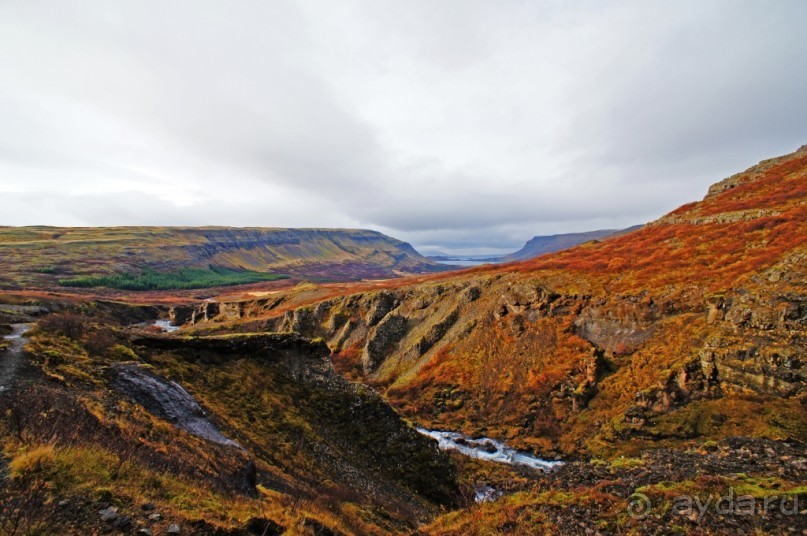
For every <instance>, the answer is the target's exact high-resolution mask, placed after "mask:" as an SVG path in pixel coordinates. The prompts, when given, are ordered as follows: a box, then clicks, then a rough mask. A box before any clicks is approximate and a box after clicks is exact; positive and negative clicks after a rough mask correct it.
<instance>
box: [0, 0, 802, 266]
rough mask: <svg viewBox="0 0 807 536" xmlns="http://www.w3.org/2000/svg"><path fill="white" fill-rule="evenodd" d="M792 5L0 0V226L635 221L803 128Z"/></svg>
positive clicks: (442, 239)
mask: <svg viewBox="0 0 807 536" xmlns="http://www.w3.org/2000/svg"><path fill="white" fill-rule="evenodd" d="M805 28H807V2H805V1H803V0H792V1H787V0H776V1H770V0H760V1H756V2H753V1H742V0H727V1H717V0H709V1H704V0H697V1H681V0H668V1H664V2H654V1H649V0H637V1H633V2H630V1H623V2H604V1H600V0H597V1H591V2H566V1H543V2H539V1H534V2H530V1H515V0H513V1H502V0H497V1H487V0H486V1H475V0H428V1H426V0H423V1H420V0H414V1H413V0H405V1H403V0H396V1H386V0H365V1H350V0H348V1H345V0H339V1H338V2H334V1H330V0H317V1H313V0H302V1H301V0H295V1H289V2H281V1H270V0H255V1H247V0H239V1H235V2H224V1H215V2H214V1H209V2H208V1H200V0H188V1H168V0H159V1H143V0H138V1H136V2H124V1H111V0H97V1H82V2H77V1H70V0H55V1H52V2H46V1H38V0H20V1H12V0H0V224H5V225H31V224H49V225H232V226H267V227H269V226H271V227H324V226H327V227H362V228H371V229H377V230H380V231H382V232H386V233H388V234H391V235H393V236H395V237H398V238H401V239H404V240H407V241H409V242H411V243H412V244H413V245H415V247H418V248H419V249H420V250H421V251H423V252H426V253H431V252H435V251H437V250H441V251H449V252H465V253H489V252H498V251H511V250H514V249H517V248H518V247H520V246H521V245H522V244H523V243H524V242H525V241H526V240H527V239H529V238H531V237H532V236H534V235H539V234H553V233H559V232H574V231H586V230H593V229H599V228H614V227H625V226H628V225H632V224H636V223H643V222H646V221H649V220H652V219H655V218H657V217H658V216H660V215H662V214H664V213H666V212H668V211H669V210H671V209H673V208H675V207H676V206H678V205H680V204H683V203H685V202H688V201H691V200H695V199H699V198H701V197H702V196H703V195H704V193H705V191H706V188H707V187H708V186H709V185H710V184H712V183H714V182H716V181H718V180H720V179H721V178H723V177H725V176H728V175H730V174H732V173H734V172H737V171H741V170H743V169H745V168H746V167H748V166H749V165H752V164H754V163H756V162H757V161H759V160H760V159H763V158H768V157H771V156H776V155H779V154H783V153H788V152H791V151H793V150H795V149H796V148H798V147H799V146H800V145H802V144H804V143H807V97H806V95H807V31H805Z"/></svg>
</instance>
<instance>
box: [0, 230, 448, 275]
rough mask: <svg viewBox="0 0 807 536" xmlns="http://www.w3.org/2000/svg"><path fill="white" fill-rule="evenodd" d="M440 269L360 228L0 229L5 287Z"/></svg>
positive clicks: (401, 245) (392, 241)
mask: <svg viewBox="0 0 807 536" xmlns="http://www.w3.org/2000/svg"><path fill="white" fill-rule="evenodd" d="M444 269H445V267H443V266H441V265H439V264H437V263H436V262H434V261H431V260H429V259H427V258H426V257H424V256H422V255H421V254H420V253H418V252H417V251H415V249H414V248H413V247H412V246H410V245H409V244H407V243H406V242H402V241H400V240H397V239H395V238H392V237H389V236H386V235H384V234H381V233H379V232H376V231H368V230H361V229H280V228H235V227H80V228H69V227H45V226H37V227H4V228H0V286H6V287H9V286H11V287H13V286H18V285H25V286H27V287H49V286H53V284H62V285H64V284H66V283H75V282H76V280H77V281H78V283H80V284H70V285H69V286H107V285H95V284H91V283H93V282H94V281H96V279H93V278H102V281H101V283H105V282H109V281H110V278H118V277H121V276H125V277H127V278H128V279H129V280H127V281H126V282H125V283H132V281H130V280H131V279H132V278H138V277H139V278H140V279H138V280H137V281H135V282H134V283H135V284H140V283H142V279H143V277H151V276H158V277H163V278H164V276H165V274H174V275H176V277H177V278H179V279H182V280H187V279H194V280H196V281H201V282H202V283H204V282H205V281H218V280H221V279H222V278H223V279H225V280H230V281H232V282H252V281H251V280H250V277H251V278H252V279H255V280H261V279H260V277H263V276H266V275H267V274H268V273H272V274H285V275H289V276H293V277H300V278H314V279H320V280H339V281H356V280H360V279H384V278H390V277H396V276H400V275H405V274H416V273H424V272H435V271H440V270H444ZM207 271H210V272H211V273H207ZM202 272H204V273H202ZM234 272H242V273H241V274H238V273H234ZM243 272H247V274H244V273H243ZM250 274H252V275H250ZM88 278H89V280H88ZM85 283H86V284H85ZM157 283H159V284H163V283H165V281H162V280H160V281H158V282H157ZM169 283H170V282H169ZM185 283H187V282H186V281H180V284H185ZM231 284H232V283H231ZM112 286H115V285H112ZM198 286H217V285H207V284H200V285H198ZM118 288H129V289H131V288H133V287H132V286H131V285H130V286H128V287H127V286H122V287H121V286H119V287H118ZM176 288H188V287H187V286H182V287H176Z"/></svg>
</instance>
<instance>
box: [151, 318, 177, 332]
mask: <svg viewBox="0 0 807 536" xmlns="http://www.w3.org/2000/svg"><path fill="white" fill-rule="evenodd" d="M154 325H155V326H157V327H159V328H162V330H163V331H165V332H166V333H173V332H175V331H177V330H178V329H179V326H172V325H171V321H170V320H155V321H154Z"/></svg>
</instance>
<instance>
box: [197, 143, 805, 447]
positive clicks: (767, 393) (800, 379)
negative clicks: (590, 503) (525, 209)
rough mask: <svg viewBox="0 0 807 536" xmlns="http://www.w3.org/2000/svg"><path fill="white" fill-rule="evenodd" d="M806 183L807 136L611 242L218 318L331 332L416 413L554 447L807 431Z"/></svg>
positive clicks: (236, 307) (222, 307) (234, 308)
mask: <svg viewBox="0 0 807 536" xmlns="http://www.w3.org/2000/svg"><path fill="white" fill-rule="evenodd" d="M806 177H807V149H806V148H802V149H800V150H799V151H797V152H796V153H793V154H792V155H788V156H785V157H781V158H778V159H773V160H770V161H766V162H763V163H761V164H760V165H758V166H755V167H754V168H751V169H750V170H748V171H746V172H744V173H741V174H738V175H736V176H734V177H731V178H730V179H727V180H726V181H724V182H723V183H720V184H719V185H717V186H715V187H713V188H712V189H711V190H710V194H709V195H708V196H707V197H706V198H705V199H704V200H703V201H701V202H698V203H692V204H690V205H686V206H684V207H681V208H680V209H678V210H676V211H674V212H672V213H671V214H669V215H667V216H665V217H664V218H661V219H660V220H658V221H657V222H654V223H653V224H650V225H648V226H646V227H645V228H643V229H641V230H639V231H636V232H633V233H630V234H626V235H623V236H619V237H614V238H612V239H609V240H607V241H603V242H598V243H590V244H585V245H582V246H580V247H577V248H574V249H571V250H567V251H564V252H560V253H557V254H554V255H547V256H544V257H540V258H538V259H535V260H533V261H529V262H527V263H521V264H510V265H505V266H501V267H486V268H480V269H474V270H469V271H465V272H462V273H460V274H456V275H447V276H436V277H432V278H429V279H426V280H424V282H422V283H415V284H409V285H406V284H401V283H404V282H401V283H390V284H389V285H387V287H388V288H387V289H386V290H383V289H382V290H373V291H367V292H360V293H353V294H352V293H350V292H349V291H347V292H345V294H344V295H341V296H340V295H337V296H336V297H332V298H328V299H325V300H324V301H323V300H322V298H317V297H316V296H318V295H319V296H321V295H320V294H317V291H316V290H308V291H299V292H291V293H288V294H286V295H281V296H274V297H273V299H271V300H258V301H240V302H233V303H220V304H216V307H217V313H216V314H215V315H212V316H210V318H211V320H210V321H209V322H208V323H207V324H206V326H207V327H208V328H214V329H233V327H234V328H235V329H239V330H250V329H255V328H256V326H260V329H278V330H293V331H297V332H300V333H303V334H306V335H309V336H320V337H324V338H325V339H326V341H327V342H328V344H329V346H330V347H331V349H332V350H333V352H334V357H333V359H334V362H335V364H336V366H337V367H338V368H340V370H342V371H344V372H345V373H346V374H350V375H352V377H355V378H358V379H361V380H363V381H366V382H370V383H372V384H374V385H377V386H379V387H380V388H381V389H382V390H383V392H384V393H385V394H386V396H387V397H388V398H389V399H390V400H391V401H392V402H393V403H394V404H395V405H396V406H397V407H398V408H400V409H401V410H402V411H404V412H405V413H406V414H408V415H409V416H410V417H412V418H415V419H417V420H418V421H420V422H423V423H427V424H429V425H431V426H433V427H448V428H453V429H458V430H463V431H465V432H469V433H485V434H487V435H494V436H498V437H505V438H510V439H513V440H514V441H515V442H516V444H519V445H521V446H524V447H531V448H534V449H537V450H539V451H542V452H545V453H548V454H551V453H553V452H555V451H561V452H564V453H566V454H573V453H578V454H579V453H586V452H587V453H601V454H604V453H613V452H627V451H635V450H637V449H640V448H642V446H644V445H647V444H651V443H658V442H662V444H663V442H664V441H667V442H670V441H671V442H677V441H681V440H687V439H691V438H709V437H715V438H720V437H724V436H726V435H734V434H746V435H754V436H763V437H779V438H781V437H800V438H805V437H806V436H805V434H806V433H807V421H805V412H804V411H803V405H802V404H803V400H804V396H805V389H804V387H805V370H804V368H803V363H802V359H801V356H803V355H805V353H807V352H805V350H807V348H806V347H805V341H804V328H805V322H806V321H807V320H806V319H805V306H804V302H805V288H804V281H805V280H807V277H805V276H807V274H805V263H804V258H805V243H804V237H805V229H804V225H805V221H807V206H805V200H806V199H807V180H806ZM346 290H347V289H346ZM331 293H333V290H331ZM308 295H310V296H311V298H310V301H311V303H310V305H307V304H306V303H307V302H308V300H309V298H307V296H308ZM230 321H235V324H234V326H231V325H230ZM217 322H221V323H222V324H221V326H220V327H217V325H216V323H217ZM204 326H205V324H203V325H201V326H199V327H200V328H204Z"/></svg>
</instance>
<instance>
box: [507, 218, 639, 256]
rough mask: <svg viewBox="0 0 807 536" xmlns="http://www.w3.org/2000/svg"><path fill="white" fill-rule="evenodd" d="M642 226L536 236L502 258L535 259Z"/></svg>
mask: <svg viewBox="0 0 807 536" xmlns="http://www.w3.org/2000/svg"><path fill="white" fill-rule="evenodd" d="M641 227H642V226H641V225H634V226H633V227H628V228H627V229H601V230H599V231H588V232H585V233H565V234H556V235H551V236H536V237H534V238H532V239H531V240H529V241H528V242H527V243H526V244H525V245H524V247H523V248H521V249H520V250H518V251H516V252H515V253H511V254H510V255H505V256H504V257H502V259H501V260H502V261H503V262H510V261H526V260H529V259H534V258H535V257H537V256H539V255H543V254H544V253H554V252H556V251H561V250H564V249H569V248H571V247H574V246H577V245H579V244H583V243H585V242H588V241H589V240H601V239H603V238H608V237H609V236H616V235H621V234H624V233H629V232H631V231H635V230H637V229H640V228H641Z"/></svg>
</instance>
